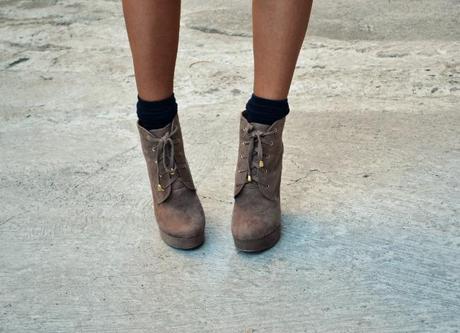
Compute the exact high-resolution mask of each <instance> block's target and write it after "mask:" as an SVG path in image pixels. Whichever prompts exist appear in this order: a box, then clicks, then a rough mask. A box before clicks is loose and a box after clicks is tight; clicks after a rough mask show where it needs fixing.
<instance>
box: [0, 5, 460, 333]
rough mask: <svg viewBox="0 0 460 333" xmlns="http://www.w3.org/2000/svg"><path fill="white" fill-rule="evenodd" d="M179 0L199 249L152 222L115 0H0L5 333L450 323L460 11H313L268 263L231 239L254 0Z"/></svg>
mask: <svg viewBox="0 0 460 333" xmlns="http://www.w3.org/2000/svg"><path fill="white" fill-rule="evenodd" d="M183 6H184V9H183V21H182V35H181V46H180V54H179V60H178V68H177V84H176V95H177V97H178V100H179V102H180V116H181V119H182V123H183V132H184V136H185V143H186V147H185V148H186V152H187V155H188V158H189V162H190V166H191V169H192V172H193V175H194V179H195V182H196V185H197V187H198V191H199V195H200V197H201V199H202V202H203V205H204V208H205V212H206V216H207V232H206V236H207V241H206V243H205V244H204V245H203V246H202V247H201V248H199V249H198V250H195V251H189V252H182V251H177V250H173V249H171V248H169V247H167V246H166V245H164V244H163V243H162V242H161V240H160V237H159V234H158V231H157V228H156V224H155V221H154V220H153V217H152V212H151V207H150V193H149V189H148V184H147V178H146V171H145V166H144V161H143V159H142V156H141V153H140V147H139V142H138V137H137V133H136V128H135V113H134V109H133V102H134V100H135V96H136V93H135V86H134V77H133V75H132V68H131V60H130V54H129V49H128V45H127V39H126V36H125V31H124V23H123V19H122V16H121V9H120V2H119V1H108V0H106V1H102V0H101V1H93V2H90V1H76V0H66V1H58V0H40V1H38V0H36V1H19V0H3V1H1V2H0V332H2V333H3V332H5V333H7V332H8V333H9V332H48V333H51V332H200V333H203V332H242V333H245V332H255V333H261V332H376V333H384V332H443V333H444V332H452V333H453V332H459V331H460V316H459V313H460V281H459V279H460V227H459V223H460V211H459V210H460V190H459V179H460V168H459V166H460V112H459V102H460V62H459V54H460V26H459V22H458V21H459V17H460V3H459V1H457V0H438V1H427V0H418V1H403V0H396V1H370V0H357V1H352V0H342V1H332V0H326V1H318V2H317V3H316V4H315V6H314V11H313V16H312V23H311V27H310V30H309V36H308V37H307V40H306V42H305V44H304V48H303V51H302V54H301V56H300V60H299V63H298V68H297V72H296V76H295V79H294V84H293V87H292V92H291V97H290V101H291V107H292V112H291V114H290V115H289V119H288V121H287V128H286V134H285V149H286V154H285V163H284V177H283V183H282V205H283V208H284V214H283V236H282V239H281V241H280V242H279V244H278V245H277V246H276V247H275V248H273V249H272V250H270V251H268V252H265V253H262V254H259V255H246V254H241V253H238V252H237V251H236V250H235V248H234V246H233V243H232V238H231V234H230V215H231V209H232V187H233V169H234V165H235V161H236V149H237V144H236V139H237V125H238V113H239V111H240V110H241V109H242V107H243V106H244V103H245V101H246V99H247V98H248V94H249V93H250V92H251V85H252V74H251V71H252V53H251V52H252V50H251V39H250V36H251V32H250V12H249V10H250V3H249V1H242V0H238V1H232V2H229V1H223V0H214V1H211V0H190V1H187V0H184V2H183Z"/></svg>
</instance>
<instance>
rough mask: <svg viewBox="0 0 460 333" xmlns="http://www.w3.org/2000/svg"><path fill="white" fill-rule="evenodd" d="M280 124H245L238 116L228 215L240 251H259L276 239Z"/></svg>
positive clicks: (280, 157) (281, 126)
mask: <svg viewBox="0 0 460 333" xmlns="http://www.w3.org/2000/svg"><path fill="white" fill-rule="evenodd" d="M284 122H285V118H283V119H280V120H278V121H276V122H275V123H274V124H272V125H263V124H257V123H248V122H247V120H246V118H244V116H243V115H241V121H240V145H239V149H238V163H237V168H236V175H235V193H234V195H235V205H234V207H233V216H232V234H233V239H234V241H235V245H236V247H237V248H238V249H239V250H241V251H246V252H257V251H263V250H266V249H268V248H270V247H272V246H273V245H275V244H276V242H277V241H278V239H279V238H280V235H281V208H280V182H281V168H282V157H283V142H282V134H283V128H284Z"/></svg>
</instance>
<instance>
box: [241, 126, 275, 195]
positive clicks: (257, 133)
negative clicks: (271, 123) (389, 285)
mask: <svg viewBox="0 0 460 333" xmlns="http://www.w3.org/2000/svg"><path fill="white" fill-rule="evenodd" d="M246 131H247V134H248V135H249V141H246V142H244V144H248V145H249V149H248V156H247V163H248V164H247V170H240V172H247V179H246V180H247V182H248V183H250V182H252V181H255V182H256V183H259V184H261V185H264V186H267V187H268V185H266V184H262V183H261V182H260V179H259V177H253V175H252V169H262V168H264V167H265V163H264V150H263V143H264V144H265V142H263V141H262V138H263V137H265V136H267V135H272V134H274V133H276V129H275V130H271V131H265V132H264V131H261V130H258V129H255V128H254V126H252V125H250V126H249V127H248V128H247V130H246ZM254 155H257V160H258V162H257V164H256V165H255V166H254V165H253V163H254Z"/></svg>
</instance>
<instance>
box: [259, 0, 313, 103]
mask: <svg viewBox="0 0 460 333" xmlns="http://www.w3.org/2000/svg"><path fill="white" fill-rule="evenodd" d="M311 5H312V0H253V2H252V13H253V19H252V20H253V32H254V93H255V95H257V96H259V97H263V98H266V99H273V100H281V99H285V98H287V96H288V93H289V88H290V85H291V81H292V76H293V74H294V69H295V66H296V62H297V57H298V55H299V51H300V48H301V47H302V42H303V40H304V37H305V33H306V31H307V26H308V20H309V18H310V11H311Z"/></svg>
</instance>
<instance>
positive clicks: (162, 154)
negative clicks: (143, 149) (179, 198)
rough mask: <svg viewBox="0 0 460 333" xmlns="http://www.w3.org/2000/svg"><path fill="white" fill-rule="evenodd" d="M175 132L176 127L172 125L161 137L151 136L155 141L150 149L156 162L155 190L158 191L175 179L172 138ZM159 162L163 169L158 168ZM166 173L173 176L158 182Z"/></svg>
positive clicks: (175, 166) (175, 168) (175, 167)
mask: <svg viewBox="0 0 460 333" xmlns="http://www.w3.org/2000/svg"><path fill="white" fill-rule="evenodd" d="M176 132H177V127H174V128H172V129H171V131H168V132H166V133H165V134H164V135H163V136H162V137H160V138H153V142H154V143H156V145H155V146H154V147H153V148H152V151H153V152H154V153H155V164H157V167H156V171H157V172H156V173H157V174H156V176H157V183H158V185H157V191H159V192H163V191H164V190H165V189H166V188H167V187H169V186H171V184H172V183H174V181H175V180H176V179H177V176H176V170H177V165H176V162H175V158H174V140H173V138H172V136H173V135H174V134H175V133H176ZM160 163H162V165H163V170H164V171H161V170H160ZM167 174H169V175H170V176H173V177H170V179H169V181H168V182H167V183H166V184H164V185H162V184H161V183H160V179H161V178H162V177H163V176H164V175H167Z"/></svg>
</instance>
